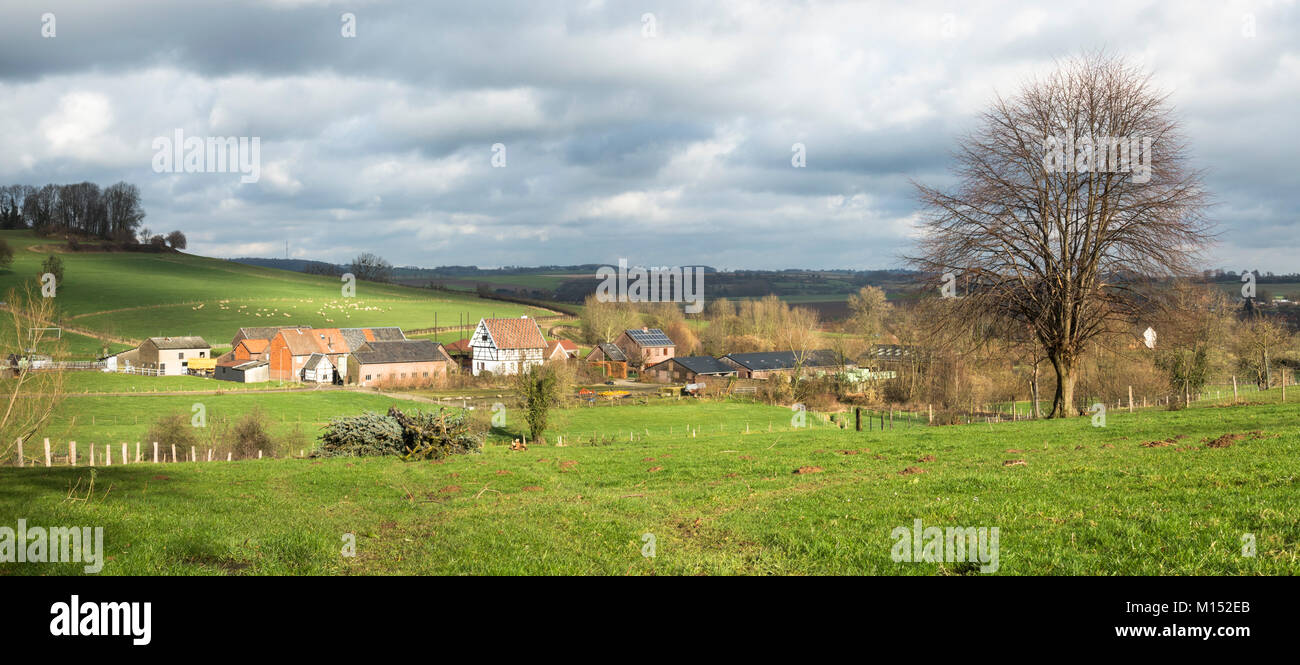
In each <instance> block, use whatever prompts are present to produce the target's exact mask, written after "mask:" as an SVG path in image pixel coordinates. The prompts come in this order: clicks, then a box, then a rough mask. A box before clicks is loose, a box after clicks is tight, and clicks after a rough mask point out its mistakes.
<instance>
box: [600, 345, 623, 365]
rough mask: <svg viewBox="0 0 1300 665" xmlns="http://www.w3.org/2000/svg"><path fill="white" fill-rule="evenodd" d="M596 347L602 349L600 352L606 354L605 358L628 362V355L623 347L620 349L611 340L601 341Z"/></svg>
mask: <svg viewBox="0 0 1300 665" xmlns="http://www.w3.org/2000/svg"><path fill="white" fill-rule="evenodd" d="M596 348H597V349H600V352H601V353H603V354H605V360H614V361H617V362H624V363H625V362H627V356H626V355H625V354H624V353H623V349H620V348H618V347H617V346H614V345H613V344H611V343H609V342H601V343H600V344H597V345H596Z"/></svg>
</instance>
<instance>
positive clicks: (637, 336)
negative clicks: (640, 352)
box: [627, 328, 673, 346]
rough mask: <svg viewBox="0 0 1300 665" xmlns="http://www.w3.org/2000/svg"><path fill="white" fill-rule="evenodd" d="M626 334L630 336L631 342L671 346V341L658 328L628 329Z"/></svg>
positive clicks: (644, 344)
mask: <svg viewBox="0 0 1300 665" xmlns="http://www.w3.org/2000/svg"><path fill="white" fill-rule="evenodd" d="M627 336H628V337H631V338H632V341H633V342H636V343H637V344H640V345H641V346H673V341H672V340H671V339H668V336H667V335H665V334H664V331H662V330H660V329H658V328H652V329H650V330H629V331H627Z"/></svg>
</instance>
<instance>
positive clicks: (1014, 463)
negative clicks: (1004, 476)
mask: <svg viewBox="0 0 1300 665" xmlns="http://www.w3.org/2000/svg"><path fill="white" fill-rule="evenodd" d="M1026 465H1027V462H1025V461H1024V460H1022V459H1009V460H1007V461H1005V462H1003V463H1002V466H1026Z"/></svg>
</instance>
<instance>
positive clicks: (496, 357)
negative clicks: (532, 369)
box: [470, 316, 546, 376]
mask: <svg viewBox="0 0 1300 665" xmlns="http://www.w3.org/2000/svg"><path fill="white" fill-rule="evenodd" d="M470 346H471V347H472V348H473V349H474V360H473V362H474V365H473V367H474V376H478V375H479V374H482V373H483V372H491V373H493V374H517V373H518V372H519V371H520V370H522V369H526V368H527V367H528V366H529V365H540V364H542V362H543V359H542V354H543V353H544V352H545V351H546V339H545V338H543V337H542V329H541V328H539V327H537V322H536V321H534V320H533V319H530V318H528V317H526V316H521V317H519V318H517V319H481V320H480V321H479V322H478V327H477V328H475V329H474V336H473V337H471V338H470Z"/></svg>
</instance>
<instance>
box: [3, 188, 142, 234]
mask: <svg viewBox="0 0 1300 665" xmlns="http://www.w3.org/2000/svg"><path fill="white" fill-rule="evenodd" d="M144 217H145V211H144V207H143V206H142V205H141V203H140V188H139V187H136V186H135V185H132V184H130V183H127V182H119V183H117V184H114V185H109V186H108V187H103V188H101V187H100V186H99V185H97V184H95V183H93V182H80V183H75V184H69V185H54V184H49V185H45V186H43V187H34V186H32V185H6V186H2V187H0V228H4V229H32V230H33V231H35V232H36V233H38V234H41V235H50V234H54V233H72V234H77V235H83V236H91V237H95V238H103V239H105V240H112V241H116V242H134V241H135V239H136V236H137V233H138V229H139V228H140V223H141V222H142V221H143V220H144Z"/></svg>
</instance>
